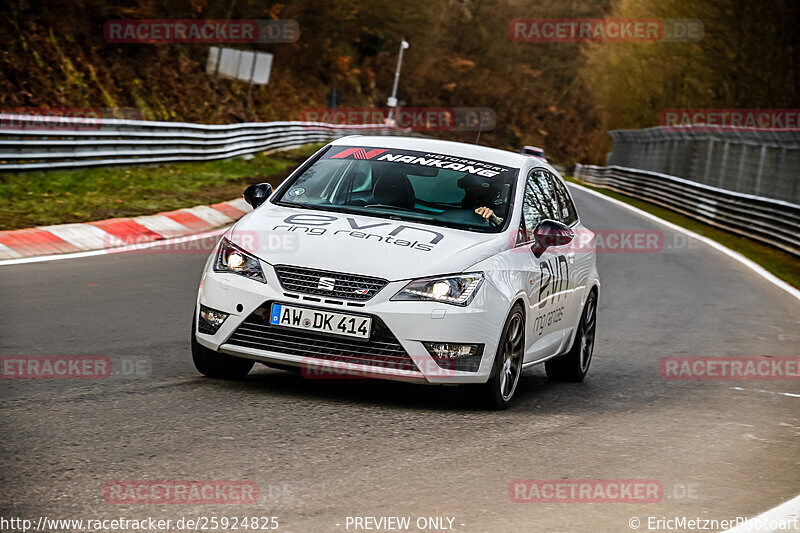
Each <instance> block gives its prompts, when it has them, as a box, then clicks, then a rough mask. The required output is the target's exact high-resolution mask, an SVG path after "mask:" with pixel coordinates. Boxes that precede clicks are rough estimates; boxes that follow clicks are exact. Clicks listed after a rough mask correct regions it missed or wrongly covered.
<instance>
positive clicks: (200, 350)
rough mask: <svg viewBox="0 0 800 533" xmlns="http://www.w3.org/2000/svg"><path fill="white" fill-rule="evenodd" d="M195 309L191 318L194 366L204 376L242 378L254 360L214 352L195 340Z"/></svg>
mask: <svg viewBox="0 0 800 533" xmlns="http://www.w3.org/2000/svg"><path fill="white" fill-rule="evenodd" d="M196 331H197V311H195V314H194V319H192V360H193V361H194V366H195V368H196V369H197V370H198V371H199V372H200V373H201V374H203V375H204V376H206V377H209V378H214V379H242V378H244V377H245V376H246V375H247V373H248V372H250V369H252V368H253V365H254V364H255V361H251V360H249V359H242V358H240V357H231V356H230V355H228V354H224V353H219V352H215V351H214V350H210V349H208V348H206V347H205V346H203V345H202V344H200V343H199V342H197V334H196Z"/></svg>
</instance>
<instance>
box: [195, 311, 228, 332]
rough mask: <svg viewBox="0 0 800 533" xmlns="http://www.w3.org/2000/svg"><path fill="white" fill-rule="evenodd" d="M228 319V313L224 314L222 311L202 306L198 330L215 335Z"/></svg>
mask: <svg viewBox="0 0 800 533" xmlns="http://www.w3.org/2000/svg"><path fill="white" fill-rule="evenodd" d="M226 318H228V313H223V312H222V311H217V310H216V309H211V308H210V307H206V306H205V305H201V306H200V320H199V321H198V324H197V326H198V327H197V330H198V331H199V332H200V333H205V334H207V335H214V334H215V333H216V332H217V330H218V329H219V327H220V326H221V325H222V323H223V322H225V319H226Z"/></svg>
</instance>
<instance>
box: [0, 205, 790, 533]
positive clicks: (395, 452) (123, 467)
mask: <svg viewBox="0 0 800 533" xmlns="http://www.w3.org/2000/svg"><path fill="white" fill-rule="evenodd" d="M575 196H576V201H577V202H578V204H579V205H578V207H579V211H580V214H581V216H582V218H583V220H584V223H585V224H586V225H587V226H589V227H590V228H593V229H621V228H642V229H653V230H659V231H662V230H663V231H664V243H665V248H664V249H663V250H662V251H660V252H658V253H625V254H619V253H617V254H614V253H603V254H599V255H598V268H599V270H600V275H601V278H602V283H603V288H602V292H601V297H600V310H599V315H598V317H599V319H598V339H597V345H596V349H595V359H594V361H593V364H592V369H591V371H590V374H589V376H588V378H587V380H586V381H585V382H584V383H583V384H554V383H550V382H548V381H547V380H546V379H545V378H544V373H543V370H542V369H539V368H533V369H529V370H527V371H526V373H525V374H524V375H523V377H522V381H521V391H520V393H521V396H520V398H519V402H518V404H517V405H516V406H515V407H514V408H513V409H512V410H509V411H506V412H500V413H495V412H487V411H481V410H479V409H477V408H475V407H472V406H470V405H465V404H464V402H463V398H462V397H461V393H460V392H459V390H458V389H457V388H454V387H447V388H446V387H425V386H413V385H407V384H402V383H393V382H371V381H346V382H345V381H333V380H328V381H319V380H314V381H311V380H304V379H302V378H301V377H300V376H299V375H296V374H292V373H288V372H282V371H278V370H271V369H268V368H266V367H263V366H260V365H258V366H257V367H256V368H255V369H254V371H253V372H252V373H251V375H250V376H249V378H248V379H247V380H246V381H244V382H240V383H230V382H219V381H213V380H209V379H204V378H202V377H200V376H199V375H198V374H197V372H196V371H195V370H194V367H193V365H192V363H191V360H190V357H189V351H188V335H189V329H190V322H191V312H192V308H193V305H194V298H195V293H196V289H197V283H198V280H199V278H200V272H201V269H202V267H203V263H204V261H205V254H174V253H170V254H167V253H124V254H108V255H100V256H95V257H89V258H80V259H68V260H62V261H53V262H42V263H33V264H24V265H13V266H2V267H0V301H1V302H2V305H0V354H2V355H107V356H108V357H110V358H111V359H112V362H118V361H123V360H127V361H130V360H133V359H136V358H144V359H143V360H144V361H146V362H147V364H148V365H149V370H147V371H145V372H139V373H138V374H136V373H135V375H133V376H130V377H127V378H121V377H110V378H107V379H102V380H8V379H4V380H2V381H0V391H1V393H2V399H1V401H0V434H2V438H0V472H2V483H0V515H2V516H4V517H9V516H20V517H25V518H31V519H37V518H38V517H39V516H41V515H45V516H47V517H49V518H74V519H80V518H84V519H89V518H104V517H105V518H117V517H126V518H143V517H146V516H154V517H158V518H164V519H167V518H170V519H175V518H178V517H180V516H198V515H201V516H203V515H204V516H212V515H216V516H245V515H249V516H253V515H270V516H278V517H279V521H280V528H279V531H294V532H337V531H347V530H346V529H345V523H346V522H345V520H346V517H347V516H365V515H372V516H387V515H388V516H411V517H412V519H416V517H418V516H450V517H455V521H454V528H455V531H461V532H464V533H467V532H470V533H472V532H505V531H522V532H534V531H541V532H573V531H576V532H577V531H581V532H583V531H603V532H605V531H608V532H615V533H619V532H624V531H631V529H630V528H629V525H628V520H629V518H630V517H633V516H636V517H638V518H640V519H641V520H642V521H643V522H645V523H646V519H647V517H649V516H655V517H673V516H689V517H700V518H717V519H726V518H734V517H737V516H750V517H752V516H755V515H756V514H758V513H761V512H763V511H765V510H767V509H769V508H772V507H774V506H775V505H777V504H779V503H781V502H784V501H786V500H789V499H791V498H793V497H794V496H796V495H797V494H799V493H800V397H798V396H792V395H791V394H795V395H796V394H798V393H800V381H760V382H757V381H746V382H731V381H667V380H664V379H662V378H661V376H660V374H659V361H660V359H661V358H662V357H665V356H713V355H729V356H753V355H771V356H797V355H798V345H800V327H799V326H800V305H799V304H798V300H796V299H795V298H793V297H792V296H790V295H788V294H787V293H785V292H784V291H782V290H780V289H779V288H777V287H775V286H774V285H772V284H770V283H768V282H767V281H765V280H763V279H761V278H759V277H758V276H756V275H754V274H753V273H752V272H751V271H749V270H748V269H746V268H745V267H744V266H742V265H741V264H739V263H736V262H735V261H732V260H731V259H730V258H729V257H726V256H725V255H723V254H721V253H720V252H718V251H715V250H713V249H711V248H709V247H708V246H705V245H703V244H699V243H693V245H692V244H687V243H686V238H685V237H684V236H683V235H682V234H679V233H676V232H673V231H672V230H669V229H664V228H663V227H662V226H660V225H658V224H656V223H654V222H652V221H650V220H647V219H645V218H643V217H641V216H639V215H637V214H635V213H631V212H629V211H627V210H625V209H623V208H621V207H619V206H616V205H613V204H611V203H609V202H607V201H604V200H601V199H598V198H596V197H594V196H591V195H589V194H587V193H586V192H583V191H575ZM151 252H152V251H151ZM143 373H144V374H149V375H146V376H145V375H141V374H143ZM780 393H790V394H789V395H787V394H780ZM618 478H622V479H652V480H659V481H661V482H662V483H663V485H664V487H665V497H664V499H663V501H661V502H660V503H649V504H648V503H636V504H623V503H594V504H587V503H558V504H546V503H525V504H520V503H512V502H511V501H510V498H509V483H510V482H511V481H512V480H515V479H618ZM168 479H176V480H191V479H200V480H251V481H255V482H257V483H258V484H259V487H260V501H259V504H257V505H245V506H241V505H240V506H235V505H227V506H226V505H210V506H208V505H207V506H197V505H130V504H109V503H106V501H105V500H104V498H103V486H104V484H105V483H106V482H108V481H112V480H168ZM687 491H688V493H689V494H684V493H685V492H687ZM337 524H340V525H337ZM462 524H463V525H462ZM640 530H641V531H647V529H646V528H645V527H644V526H642V527H641V528H640ZM350 531H352V528H351V529H350ZM412 531H416V529H413V528H412Z"/></svg>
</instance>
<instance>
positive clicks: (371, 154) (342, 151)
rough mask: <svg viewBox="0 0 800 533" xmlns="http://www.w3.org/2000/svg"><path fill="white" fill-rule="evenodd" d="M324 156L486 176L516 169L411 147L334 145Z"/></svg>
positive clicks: (513, 173) (504, 175)
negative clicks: (401, 148) (398, 148)
mask: <svg viewBox="0 0 800 533" xmlns="http://www.w3.org/2000/svg"><path fill="white" fill-rule="evenodd" d="M323 159H371V160H373V161H387V162H390V163H405V164H408V165H419V166H424V167H431V168H441V169H445V170H454V171H456V172H465V173H467V174H474V175H476V176H483V177H485V178H494V177H496V176H501V177H512V176H515V175H516V173H517V169H516V168H512V167H506V166H503V165H498V164H495V163H487V162H485V161H477V160H475V159H466V158H463V157H456V156H451V155H445V154H434V153H430V152H416V151H412V150H395V149H386V148H363V147H357V146H346V147H339V146H335V147H334V148H333V150H329V151H328V153H326V154H325V155H324V156H323Z"/></svg>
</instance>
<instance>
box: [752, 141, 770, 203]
mask: <svg viewBox="0 0 800 533" xmlns="http://www.w3.org/2000/svg"><path fill="white" fill-rule="evenodd" d="M766 157H767V145H766V144H765V145H762V146H761V157H759V159H758V172H757V173H756V184H755V187H754V189H755V190H754V191H753V194H759V193H760V192H761V175H762V174H763V173H764V159H766Z"/></svg>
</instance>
